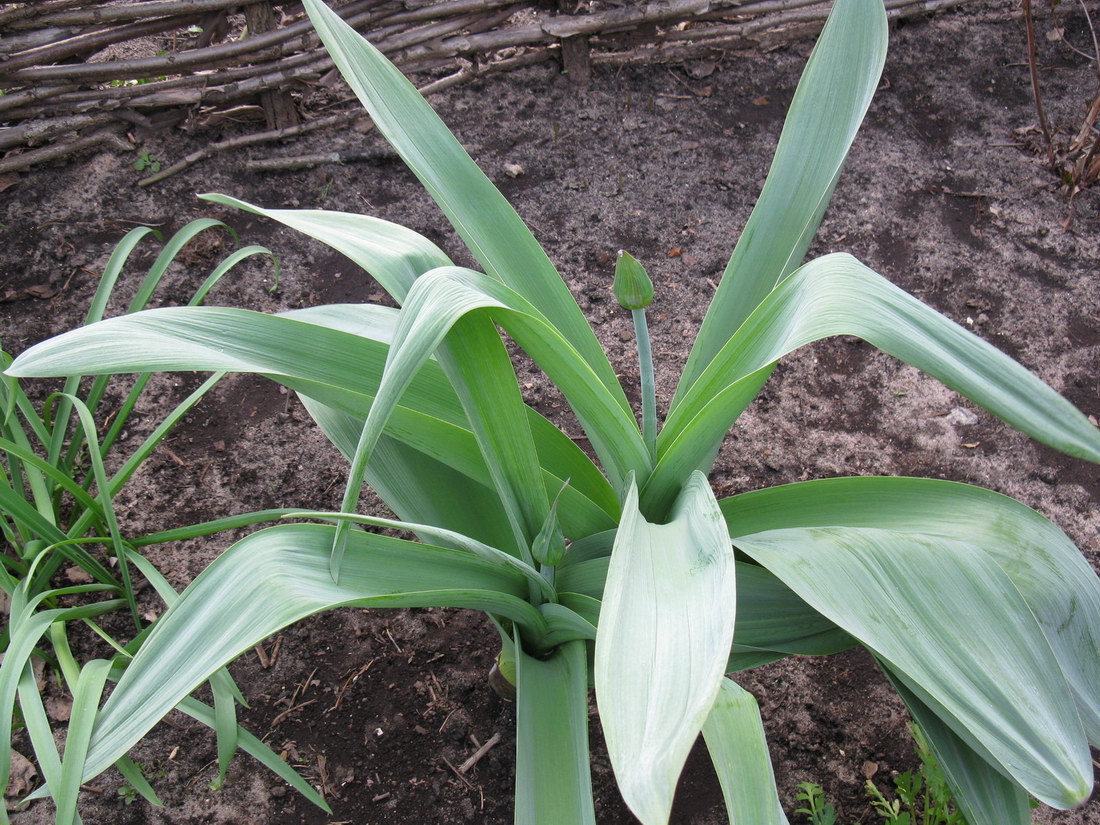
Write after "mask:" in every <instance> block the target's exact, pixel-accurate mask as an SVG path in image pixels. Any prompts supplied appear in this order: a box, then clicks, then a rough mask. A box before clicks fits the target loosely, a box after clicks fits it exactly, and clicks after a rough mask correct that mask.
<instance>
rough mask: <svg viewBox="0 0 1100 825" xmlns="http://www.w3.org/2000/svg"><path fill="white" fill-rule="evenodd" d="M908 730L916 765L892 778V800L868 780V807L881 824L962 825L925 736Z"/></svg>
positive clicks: (913, 730) (953, 798)
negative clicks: (910, 735)
mask: <svg viewBox="0 0 1100 825" xmlns="http://www.w3.org/2000/svg"><path fill="white" fill-rule="evenodd" d="M911 730H912V733H913V740H914V741H915V742H916V748H917V756H918V757H919V758H920V766H919V767H918V768H917V770H915V771H905V772H904V773H901V774H898V775H897V776H895V777H894V789H895V791H896V793H897V797H896V798H895V799H892V800H891V799H887V798H886V796H885V795H884V794H883V793H882V791H880V790H879V789H878V787H877V786H876V785H875V783H874V782H872V781H871V780H870V779H868V780H867V784H866V788H867V795H868V796H869V797H870V799H871V807H872V808H874V810H875V811H876V813H878V814H879V815H880V816H881V817H882V821H883V823H884V825H966V817H965V816H963V814H962V811H960V810H959V807H958V805H957V803H956V802H955V797H954V794H953V793H952V791H951V786H950V784H949V783H948V781H947V777H945V776H944V774H943V770H941V768H940V765H939V762H937V761H936V755H935V754H934V753H933V752H932V749H931V748H930V747H929V745H928V739H927V737H925V735H924V733H923V732H922V731H921V729H920V728H919V727H916V726H913V727H912V728H911Z"/></svg>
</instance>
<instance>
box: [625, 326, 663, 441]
mask: <svg viewBox="0 0 1100 825" xmlns="http://www.w3.org/2000/svg"><path fill="white" fill-rule="evenodd" d="M630 314H631V315H632V316H633V317H634V335H635V337H636V338H637V341H638V372H639V373H640V374H641V382H642V440H643V441H644V442H645V445H646V447H647V448H648V449H649V455H650V457H651V458H653V460H654V461H656V460H657V389H656V385H655V382H654V380H653V348H652V347H651V346H650V343H649V325H648V324H647V323H646V319H645V310H644V309H632V310H631V311H630Z"/></svg>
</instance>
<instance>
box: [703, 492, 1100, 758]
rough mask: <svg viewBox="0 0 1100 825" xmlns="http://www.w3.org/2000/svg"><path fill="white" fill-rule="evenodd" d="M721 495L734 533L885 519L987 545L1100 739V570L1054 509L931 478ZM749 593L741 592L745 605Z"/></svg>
mask: <svg viewBox="0 0 1100 825" xmlns="http://www.w3.org/2000/svg"><path fill="white" fill-rule="evenodd" d="M719 505H720V506H721V508H722V512H723V513H724V515H725V517H726V523H727V524H728V525H729V529H730V535H731V536H733V537H734V538H735V539H736V538H737V537H738V536H741V535H748V534H750V533H759V532H762V531H764V530H775V529H780V528H784V527H833V526H845V527H877V528H881V529H887V530H899V531H902V532H910V533H921V534H923V535H925V536H929V537H934V538H942V539H947V540H956V539H963V540H965V541H966V543H967V544H969V545H974V546H976V547H980V548H981V549H982V550H983V551H985V552H986V553H988V554H989V555H990V556H991V557H992V558H993V560H994V561H995V562H996V563H997V564H998V565H1000V567H1001V569H1002V570H1004V572H1005V573H1006V574H1007V575H1008V577H1009V578H1010V579H1011V580H1012V583H1013V584H1014V585H1015V586H1016V589H1017V590H1019V591H1020V594H1021V595H1022V596H1023V598H1024V601H1025V602H1027V606H1028V607H1029V608H1030V609H1031V612H1032V613H1033V614H1034V615H1035V618H1036V620H1037V621H1038V622H1039V625H1040V626H1041V627H1042V629H1043V632H1044V633H1045V634H1046V638H1047V641H1048V642H1049V643H1050V646H1051V649H1052V650H1053V651H1054V655H1055V656H1056V657H1057V659H1058V664H1059V666H1060V667H1061V669H1062V672H1063V673H1064V674H1065V676H1066V680H1067V681H1068V682H1069V684H1070V687H1071V688H1072V690H1073V694H1074V699H1075V701H1076V703H1077V709H1078V711H1079V712H1080V714H1081V721H1082V724H1083V726H1084V728H1085V732H1086V734H1088V737H1089V742H1090V744H1092V745H1093V746H1100V579H1097V576H1096V574H1095V573H1094V572H1093V571H1092V568H1091V567H1090V566H1089V563H1088V562H1087V561H1086V560H1085V559H1084V557H1083V556H1082V555H1081V553H1080V552H1079V551H1078V550H1077V548H1076V547H1074V546H1073V542H1071V541H1070V540H1069V538H1068V537H1067V536H1066V534H1065V533H1063V532H1062V531H1061V530H1059V529H1058V528H1057V527H1056V526H1055V525H1054V524H1053V523H1052V522H1051V521H1050V520H1049V519H1047V518H1044V517H1043V516H1041V515H1040V514H1039V513H1036V512H1035V511H1034V510H1032V509H1031V508H1029V507H1027V506H1025V505H1023V504H1021V503H1020V502H1018V501H1016V500H1014V499H1011V498H1009V497H1008V496H1003V495H1001V494H1000V493H995V492H993V491H991V490H984V489H982V488H981V487H974V486H972V485H969V484H959V483H957V482H952V481H940V480H937V479H928V478H874V477H863V478H830V479H821V480H816V481H806V482H802V483H799V484H788V485H784V486H781V487H772V488H769V489H766V490H756V491H753V492H750V493H743V494H741V495H737V496H733V497H732V498H727V499H723V500H722V501H721V502H719ZM750 592H755V591H750ZM746 598H748V596H747V595H746V594H745V593H743V594H742V596H741V602H742V604H741V610H742V611H744V609H745V607H744V602H745V599H746ZM738 621H739V622H740V618H739V619H738ZM738 633H740V625H739V629H738Z"/></svg>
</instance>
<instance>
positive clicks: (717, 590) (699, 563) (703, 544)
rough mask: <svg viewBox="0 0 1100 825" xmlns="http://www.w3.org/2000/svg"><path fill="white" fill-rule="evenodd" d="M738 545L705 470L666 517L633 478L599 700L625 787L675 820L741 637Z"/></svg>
mask: <svg viewBox="0 0 1100 825" xmlns="http://www.w3.org/2000/svg"><path fill="white" fill-rule="evenodd" d="M735 600H736V588H735V581H734V560H733V551H732V549H731V547H730V540H729V533H728V532H727V530H726V526H725V522H724V521H723V520H722V516H721V511H720V510H719V509H718V504H717V502H716V501H715V499H714V494H713V493H712V492H711V489H710V485H709V484H708V483H707V479H706V477H705V476H704V475H702V473H695V474H693V475H692V476H691V478H690V479H689V480H688V483H687V484H686V485H685V487H684V491H683V493H682V494H681V495H680V498H679V500H678V501H677V503H676V506H675V508H674V510H673V517H672V520H671V521H670V522H669V523H668V524H651V523H649V522H647V521H646V520H645V519H644V518H643V517H642V515H641V513H640V512H639V511H638V492H637V488H636V487H635V486H634V485H633V484H632V485H631V487H630V490H629V492H628V493H627V497H626V502H625V503H624V504H623V520H622V523H621V524H620V525H619V531H618V533H617V534H616V537H615V547H614V550H613V551H612V554H611V563H610V566H609V568H608V571H607V584H606V586H605V588H604V593H603V607H602V608H601V611H600V624H599V630H598V632H597V634H596V662H595V677H596V678H595V681H596V701H597V703H598V705H599V709H600V720H601V722H602V724H603V729H604V738H605V739H606V741H607V750H608V754H609V755H610V757H611V765H612V767H613V768H614V769H615V777H616V779H617V780H618V783H619V789H620V790H621V791H622V794H623V798H624V799H625V800H626V803H627V805H629V806H630V809H631V810H632V811H633V812H634V814H635V815H636V816H637V817H638V818H639V819H640V820H641V821H642V822H643V823H645V825H657V824H658V823H665V822H667V821H668V816H669V812H670V810H671V808H672V796H673V793H674V791H675V790H676V780H677V778H678V777H679V776H680V771H681V770H682V768H683V766H684V761H685V760H686V759H687V755H688V752H689V751H690V750H691V746H692V744H693V743H694V742H695V738H696V737H697V736H698V735H699V731H700V729H701V728H702V726H703V722H704V721H705V720H706V718H707V714H709V713H710V710H711V708H712V707H713V705H714V700H715V697H716V696H717V695H718V691H719V688H720V687H721V682H722V675H723V672H724V671H725V667H726V658H727V656H728V655H729V650H730V644H731V642H732V640H733V627H734V605H735Z"/></svg>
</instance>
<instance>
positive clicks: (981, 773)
mask: <svg viewBox="0 0 1100 825" xmlns="http://www.w3.org/2000/svg"><path fill="white" fill-rule="evenodd" d="M880 664H881V663H880ZM884 670H885V672H886V676H887V677H888V678H889V679H890V681H891V683H892V684H893V686H894V689H895V690H896V691H897V692H898V695H900V696H901V698H902V700H903V701H904V702H905V706H906V708H908V709H909V714H910V716H912V717H913V720H914V721H915V722H916V723H917V724H918V725H920V728H921V730H923V731H924V735H925V737H926V738H927V739H928V744H929V747H930V748H931V749H932V753H933V754H934V755H935V757H936V761H937V762H938V763H939V766H940V769H941V770H942V771H943V773H944V776H945V777H946V779H947V782H948V784H949V785H950V786H951V790H952V792H953V793H954V795H955V801H956V802H957V803H958V805H959V810H961V811H962V812H963V815H964V816H965V817H966V822H967V825H1030V823H1031V806H1030V805H1029V804H1028V801H1029V800H1028V796H1027V794H1026V793H1025V792H1024V790H1023V789H1022V788H1021V787H1020V786H1019V785H1017V784H1016V783H1015V782H1013V781H1012V780H1011V779H1009V778H1008V777H1006V776H1004V775H1003V774H1002V773H1001V772H1000V771H998V770H997V769H996V768H994V767H993V766H992V765H990V764H989V763H988V762H986V761H985V760H984V759H983V758H982V757H981V756H980V755H978V754H977V753H975V751H974V749H973V748H971V747H970V746H969V745H967V744H966V742H964V741H963V740H962V739H961V738H960V737H959V736H958V735H956V734H955V732H954V731H953V730H951V728H950V727H948V725H946V724H945V723H944V721H943V720H942V719H940V718H939V717H938V716H936V714H935V713H933V712H932V710H931V709H930V708H929V707H928V706H927V705H925V704H924V703H923V702H922V701H920V699H918V698H917V696H916V694H914V693H913V692H912V691H911V690H909V688H907V687H906V686H905V683H904V682H903V681H901V680H900V679H898V678H896V677H895V676H894V675H893V674H891V673H890V669H889V667H884Z"/></svg>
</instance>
